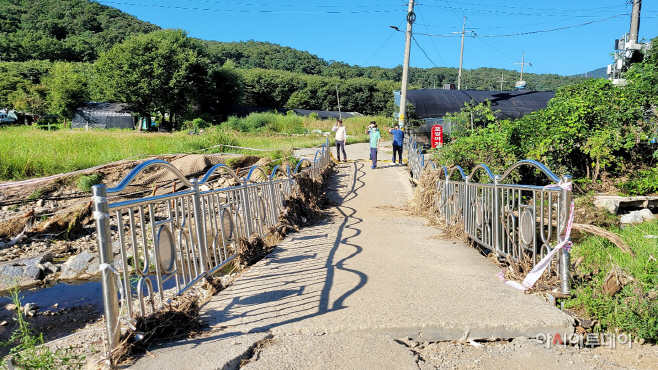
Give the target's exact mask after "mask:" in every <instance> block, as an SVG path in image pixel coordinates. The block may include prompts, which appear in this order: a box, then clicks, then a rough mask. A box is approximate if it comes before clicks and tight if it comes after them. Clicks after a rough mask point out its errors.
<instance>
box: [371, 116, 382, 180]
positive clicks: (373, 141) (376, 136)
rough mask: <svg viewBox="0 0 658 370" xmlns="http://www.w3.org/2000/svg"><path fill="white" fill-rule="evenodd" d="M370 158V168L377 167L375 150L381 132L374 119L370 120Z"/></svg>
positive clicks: (377, 146) (377, 147) (377, 148)
mask: <svg viewBox="0 0 658 370" xmlns="http://www.w3.org/2000/svg"><path fill="white" fill-rule="evenodd" d="M368 131H369V132H370V158H371V159H372V167H371V168H372V169H373V170H374V169H375V168H377V151H378V150H379V141H380V140H381V138H382V134H381V132H379V130H378V129H377V123H376V122H375V121H372V122H370V130H368Z"/></svg>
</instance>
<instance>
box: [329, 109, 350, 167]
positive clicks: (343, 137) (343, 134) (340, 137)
mask: <svg viewBox="0 0 658 370" xmlns="http://www.w3.org/2000/svg"><path fill="white" fill-rule="evenodd" d="M331 131H336V158H337V160H338V162H340V152H341V151H342V152H343V162H347V154H345V141H347V130H346V129H345V126H343V121H342V120H341V119H338V120H337V121H336V123H335V124H334V127H333V128H332V129H331Z"/></svg>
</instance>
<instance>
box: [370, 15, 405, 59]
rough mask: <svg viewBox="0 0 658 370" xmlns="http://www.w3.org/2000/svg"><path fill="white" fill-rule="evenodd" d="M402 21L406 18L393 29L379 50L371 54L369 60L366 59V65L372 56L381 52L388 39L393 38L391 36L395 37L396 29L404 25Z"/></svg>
mask: <svg viewBox="0 0 658 370" xmlns="http://www.w3.org/2000/svg"><path fill="white" fill-rule="evenodd" d="M402 23H404V20H403V21H402V22H400V23H399V24H398V27H397V28H394V29H393V32H391V34H390V36H388V38H387V39H386V41H384V43H383V44H382V45H381V46H380V47H379V49H377V50H376V51H375V52H374V53H373V54H372V55H371V56H370V58H368V60H366V62H365V63H364V64H363V66H364V67H365V66H367V65H368V63H369V62H370V60H371V59H372V58H374V57H375V55H377V53H379V52H380V51H381V50H382V49H383V48H384V46H385V45H386V44H387V43H388V41H389V40H390V39H391V37H393V35H395V30H397V29H398V28H399V27H400V26H401V25H402Z"/></svg>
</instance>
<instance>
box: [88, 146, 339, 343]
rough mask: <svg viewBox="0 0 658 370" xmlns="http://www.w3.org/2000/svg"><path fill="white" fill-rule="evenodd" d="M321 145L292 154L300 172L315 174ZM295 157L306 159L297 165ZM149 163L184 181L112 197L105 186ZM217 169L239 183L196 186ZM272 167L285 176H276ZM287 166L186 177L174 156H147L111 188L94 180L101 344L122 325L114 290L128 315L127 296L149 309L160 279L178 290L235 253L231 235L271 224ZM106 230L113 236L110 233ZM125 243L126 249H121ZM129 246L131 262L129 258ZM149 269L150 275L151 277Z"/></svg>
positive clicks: (113, 339)
mask: <svg viewBox="0 0 658 370" xmlns="http://www.w3.org/2000/svg"><path fill="white" fill-rule="evenodd" d="M328 148H329V140H328V139H327V140H325V142H324V143H323V144H322V148H320V150H317V151H316V153H315V156H314V158H313V161H311V160H309V159H308V158H302V159H301V160H300V161H299V163H298V164H297V166H296V168H295V170H294V174H298V173H301V172H304V173H308V174H310V176H311V177H317V176H319V175H320V174H321V171H322V169H323V168H324V166H326V165H328V164H329V162H330V154H329V150H328ZM302 164H307V165H308V166H307V167H304V168H301V167H302ZM151 167H163V168H165V169H166V170H168V171H170V172H171V173H172V174H173V175H174V176H175V177H176V178H177V179H178V180H180V181H181V182H182V183H183V185H185V186H187V187H188V189H186V190H183V191H177V192H175V193H171V194H162V195H152V196H146V197H142V198H138V199H130V200H127V201H121V200H119V201H114V202H111V201H110V199H108V196H107V195H108V193H110V194H112V193H119V192H121V191H123V190H124V189H125V188H126V187H127V186H128V185H130V184H131V183H132V181H134V179H135V178H136V177H137V176H138V175H139V174H140V173H142V172H143V171H145V170H146V169H148V168H151ZM222 171H223V172H226V173H228V174H229V176H230V177H231V178H233V179H234V180H236V181H237V183H238V185H237V186H229V187H224V188H221V189H214V190H207V189H206V190H203V191H201V190H200V185H203V184H204V183H206V182H208V181H209V180H210V179H211V178H212V177H213V176H215V175H219V172H222ZM258 171H260V172H261V174H262V175H263V179H262V181H260V182H256V181H255V180H254V179H252V177H253V174H254V173H255V172H258ZM277 173H279V174H282V175H283V177H284V178H282V179H276V180H275V179H274V177H275V176H276V174H277ZM292 174H293V173H292V171H291V167H290V166H286V168H285V169H284V168H283V167H281V166H279V165H277V166H275V167H274V168H273V169H272V172H271V173H270V174H268V172H267V170H266V169H265V168H264V167H262V166H259V165H253V166H252V167H251V168H250V169H249V172H248V174H247V176H246V177H245V178H240V177H239V176H238V175H237V174H236V173H235V171H233V170H232V169H231V168H230V167H228V166H227V165H226V164H217V165H214V166H212V167H211V168H210V169H209V170H208V171H207V172H206V173H205V174H204V175H203V176H202V177H201V178H192V179H188V178H186V177H185V176H184V175H183V173H182V172H181V171H180V170H179V169H178V168H176V167H175V166H174V165H173V164H171V163H169V162H166V161H163V160H160V159H153V160H149V161H146V162H144V163H141V164H140V165H138V166H137V167H135V168H134V169H133V170H132V171H130V172H129V173H128V175H126V177H125V178H124V179H122V180H121V181H120V182H119V183H118V185H116V186H115V187H113V188H111V189H107V187H106V186H105V185H102V184H101V185H95V186H93V187H92V194H93V197H92V200H93V207H94V212H93V213H94V218H95V219H96V229H97V234H98V248H99V251H100V260H101V261H100V265H101V266H102V267H101V268H100V270H101V280H102V288H103V302H104V314H105V317H106V320H105V323H106V325H105V330H106V333H107V336H108V344H109V346H108V349H109V350H112V349H113V348H114V347H116V345H117V344H118V341H119V334H120V332H121V331H120V330H119V329H120V326H121V321H120V318H119V315H120V314H121V313H120V311H119V305H118V296H119V294H120V295H121V300H122V301H124V300H125V303H124V305H122V307H124V306H125V307H128V308H127V312H124V314H125V315H127V316H128V317H131V316H132V312H133V306H132V303H131V302H132V300H133V299H136V300H138V301H139V307H138V308H139V310H140V313H141V314H145V312H146V311H145V310H146V308H145V303H150V307H151V310H155V301H156V299H158V300H159V302H160V303H159V305H162V304H163V303H164V298H165V296H164V293H163V290H164V289H163V287H164V285H163V284H164V282H166V281H169V280H170V279H172V280H173V281H175V284H176V292H177V294H180V293H182V292H183V291H185V290H187V289H188V288H190V287H192V286H193V285H195V284H196V283H197V282H199V281H202V280H203V279H202V278H203V276H206V275H208V274H212V273H214V272H216V271H219V270H220V269H221V268H222V267H223V266H225V265H226V264H227V263H229V262H230V261H231V260H233V259H234V258H235V256H236V255H237V253H238V248H237V246H236V244H235V243H237V238H238V237H250V236H252V235H253V234H257V235H259V236H264V235H265V234H267V233H268V232H269V230H271V228H272V227H273V226H275V225H276V224H277V222H278V219H279V212H280V211H281V209H282V207H284V199H285V197H286V196H288V195H289V194H291V193H292V191H293V189H294V188H293V187H294V186H295V184H296V182H295V178H294V177H293V176H292ZM126 214H127V215H126ZM126 216H127V219H126ZM110 220H112V222H113V223H114V224H116V225H114V226H113V227H115V228H114V229H112V228H111V227H110ZM227 228H228V229H227ZM174 231H175V232H174ZM112 233H115V235H114V236H115V237H116V238H114V239H113V238H112ZM227 233H228V234H227ZM227 235H228V236H227ZM113 240H117V242H115V243H114V244H116V243H118V245H119V249H120V255H119V258H120V265H118V266H113V264H114V263H115V260H114V258H115V257H114V253H115V250H116V246H115V245H114V244H113ZM129 247H130V248H131V249H132V250H131V251H128V248H129ZM229 251H230V253H232V255H230V256H229ZM128 252H130V253H131V256H132V257H130V260H131V261H132V262H128V261H129V257H128ZM151 253H152V255H151ZM139 256H142V257H139ZM142 264H143V265H142ZM108 266H109V268H108ZM142 266H143V267H142ZM114 274H119V275H121V277H122V279H120V280H119V282H118V284H120V286H121V290H119V289H118V288H117V279H116V276H114ZM133 274H136V277H137V278H139V281H138V282H137V287H132V285H131V284H132V283H131V282H130V277H133V276H134V275H133ZM151 277H154V282H152V281H151ZM154 284H157V288H158V291H157V292H155V291H154V289H153V286H154ZM134 291H137V297H136V298H133V297H132V294H133V292H134ZM120 292H121V293H120Z"/></svg>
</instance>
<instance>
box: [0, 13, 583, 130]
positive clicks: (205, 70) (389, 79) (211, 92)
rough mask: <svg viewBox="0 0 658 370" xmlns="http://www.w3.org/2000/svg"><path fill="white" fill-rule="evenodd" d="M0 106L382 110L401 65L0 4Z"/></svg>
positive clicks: (494, 72) (448, 79) (430, 77)
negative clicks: (377, 64)
mask: <svg viewBox="0 0 658 370" xmlns="http://www.w3.org/2000/svg"><path fill="white" fill-rule="evenodd" d="M0 47H1V48H2V50H3V56H2V62H1V63H0V107H2V108H5V109H11V108H15V109H17V110H20V111H24V112H29V113H30V114H31V115H32V116H33V117H34V119H37V120H38V119H39V118H40V117H43V116H47V115H59V116H61V117H62V118H64V119H66V118H69V117H71V113H72V110H73V109H74V108H75V107H76V106H79V105H80V103H81V102H84V101H117V102H126V103H131V104H133V105H134V109H135V113H137V114H139V115H140V116H145V117H150V116H160V117H171V120H167V121H164V120H163V119H159V121H162V122H160V123H161V124H162V125H163V126H164V127H165V128H167V129H171V128H175V127H181V125H182V124H183V123H184V122H185V121H186V120H189V119H193V118H196V117H203V118H205V119H206V120H207V121H211V122H215V123H219V122H221V121H224V120H225V119H226V118H227V117H228V115H229V114H230V113H231V112H232V111H233V107H234V106H236V105H248V106H258V107H271V108H282V107H287V108H302V109H318V110H338V108H339V107H338V102H337V98H336V90H338V94H339V95H340V96H341V109H342V110H346V111H354V112H360V113H363V114H370V115H373V114H386V115H390V114H391V113H392V112H393V94H392V91H393V90H398V89H399V88H400V80H401V76H402V67H401V66H398V67H395V68H381V67H374V66H373V67H360V66H352V65H349V64H346V63H343V62H338V61H333V60H332V61H326V60H324V59H322V58H318V57H317V56H316V55H313V54H310V53H308V52H305V51H300V50H296V49H292V48H289V47H283V46H280V45H277V44H272V43H267V42H256V41H246V42H228V43H221V42H216V41H205V40H198V39H193V38H189V37H187V33H186V32H184V31H182V30H161V29H160V28H159V27H157V26H155V25H152V24H149V23H146V22H142V21H140V20H138V19H136V18H135V17H133V16H130V15H127V14H125V13H122V12H121V11H119V10H117V9H114V8H111V7H108V6H104V5H100V4H98V3H96V2H91V1H87V0H29V1H28V0H0ZM501 74H505V77H506V79H507V80H508V81H509V82H508V83H507V85H505V87H504V88H505V89H511V88H512V87H513V81H514V80H516V79H517V76H518V73H517V72H516V71H507V70H500V69H492V68H479V69H475V70H470V71H465V72H464V75H463V78H462V83H463V85H464V86H467V87H468V88H469V89H485V90H488V89H495V88H498V87H499V84H498V83H497V82H496V81H497V80H498V79H499V78H500V76H501ZM525 76H527V77H526V80H527V81H528V86H529V88H531V89H537V90H555V89H557V88H558V87H560V86H564V85H569V84H573V83H575V82H577V81H580V80H582V78H580V77H573V76H571V77H565V76H558V75H536V74H531V73H527V74H526V75H525ZM456 79H457V69H456V68H442V67H437V68H429V69H419V68H411V71H410V80H409V82H410V86H411V88H431V87H433V86H437V87H441V86H442V85H443V84H455V83H456Z"/></svg>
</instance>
